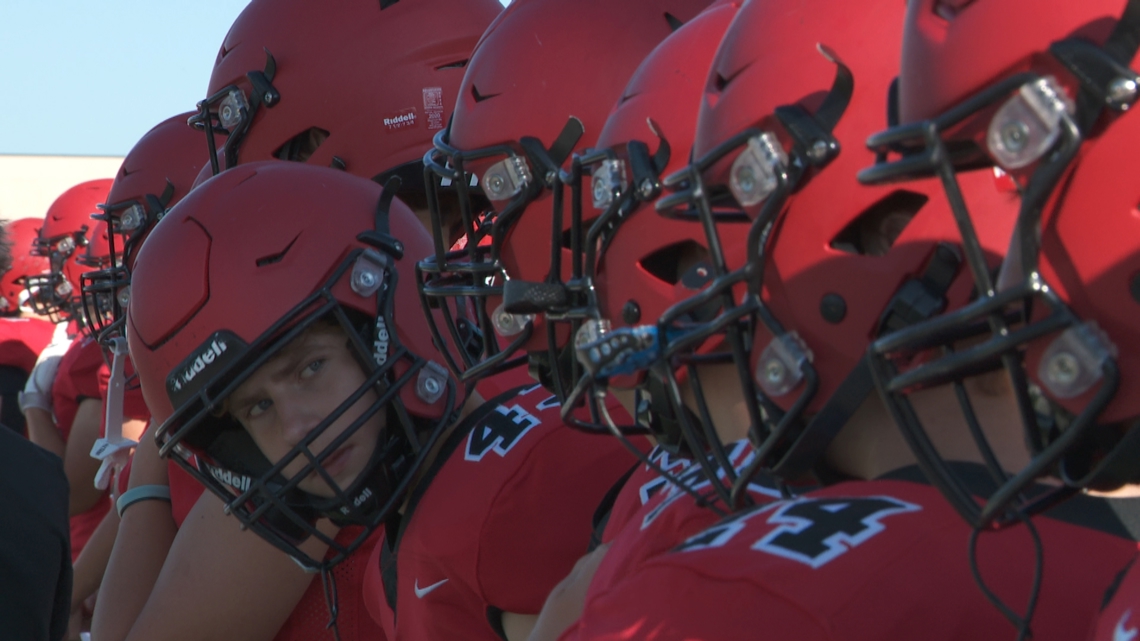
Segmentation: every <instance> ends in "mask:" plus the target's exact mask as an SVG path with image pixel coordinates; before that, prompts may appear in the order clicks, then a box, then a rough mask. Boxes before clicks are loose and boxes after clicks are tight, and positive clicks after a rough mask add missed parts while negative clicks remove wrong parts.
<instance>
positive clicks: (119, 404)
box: [91, 336, 139, 490]
mask: <svg viewBox="0 0 1140 641" xmlns="http://www.w3.org/2000/svg"><path fill="white" fill-rule="evenodd" d="M111 353H112V354H114V358H113V360H112V361H111V380H110V382H109V383H108V384H107V414H106V424H107V434H106V436H104V437H103V438H101V439H98V440H96V441H95V445H94V446H92V448H91V458H94V459H98V460H100V461H102V462H103V463H102V465H100V466H99V471H98V472H96V474H95V487H97V488H99V489H100V490H105V489H107V487H108V486H109V485H110V484H111V479H112V476H117V475H118V474H119V472H121V471H122V470H123V468H124V467H125V466H126V465H127V461H129V460H130V458H131V450H133V449H134V448H135V446H137V445H138V444H139V443H138V441H132V440H131V439H129V438H123V393H124V389H125V387H126V382H127V379H126V376H124V375H123V369H124V367H125V365H126V356H127V339H125V338H123V337H121V336H118V337H115V338H113V339H111Z"/></svg>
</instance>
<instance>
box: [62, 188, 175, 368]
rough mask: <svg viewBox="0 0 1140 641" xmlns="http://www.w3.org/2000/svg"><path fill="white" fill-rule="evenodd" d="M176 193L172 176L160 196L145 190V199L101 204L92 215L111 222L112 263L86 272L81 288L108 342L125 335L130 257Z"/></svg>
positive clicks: (101, 336)
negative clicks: (98, 210)
mask: <svg viewBox="0 0 1140 641" xmlns="http://www.w3.org/2000/svg"><path fill="white" fill-rule="evenodd" d="M173 197H174V185H173V184H172V183H171V182H170V181H169V180H168V181H166V187H165V188H164V189H163V191H162V194H161V195H159V196H155V195H154V194H145V195H144V196H143V197H142V199H141V200H140V199H131V200H123V201H119V202H117V203H108V204H104V205H99V209H100V210H102V213H101V214H94V215H93V216H92V218H95V219H96V220H102V221H104V222H105V223H107V227H108V234H107V245H108V249H109V255H110V263H109V264H110V267H107V268H106V269H99V270H93V271H89V272H86V273H84V274H83V275H82V276H81V279H82V283H83V285H82V287H81V290H82V292H83V309H84V311H85V313H86V314H87V318H88V321H89V322H90V323H91V327H92V330H93V332H94V333H95V334H96V336H97V339H98V340H99V342H100V343H101V344H103V345H105V346H109V345H110V340H111V339H112V338H114V337H115V336H123V335H124V334H123V333H122V330H123V325H124V323H125V322H126V313H125V312H126V309H127V304H128V303H129V302H130V296H131V289H130V285H131V275H130V271H129V270H128V269H127V267H126V261H127V260H128V258H130V257H131V256H133V255H135V253H137V251H138V247H139V244H140V243H142V241H143V240H144V239H145V238H146V236H147V234H149V233H150V230H151V229H153V228H154V226H155V225H156V224H158V222H159V221H160V220H162V218H163V217H164V216H165V215H166V212H167V206H168V205H169V204H170V201H171V200H172V199H173ZM117 237H121V238H122V242H123V248H122V250H118V249H117V248H116V238H117Z"/></svg>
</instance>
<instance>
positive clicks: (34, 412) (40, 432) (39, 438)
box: [24, 407, 65, 458]
mask: <svg viewBox="0 0 1140 641" xmlns="http://www.w3.org/2000/svg"><path fill="white" fill-rule="evenodd" d="M24 419H25V420H26V421H27V424H28V440H29V441H31V442H33V443H35V444H36V445H39V446H40V447H42V448H44V449H45V450H47V451H49V452H51V453H52V454H55V455H56V456H58V457H60V458H63V451H64V448H65V444H64V442H63V437H61V436H60V435H59V430H57V429H56V428H55V421H54V420H53V419H52V417H51V413H50V412H48V411H47V410H44V409H40V408H38V407H29V408H27V409H25V410H24Z"/></svg>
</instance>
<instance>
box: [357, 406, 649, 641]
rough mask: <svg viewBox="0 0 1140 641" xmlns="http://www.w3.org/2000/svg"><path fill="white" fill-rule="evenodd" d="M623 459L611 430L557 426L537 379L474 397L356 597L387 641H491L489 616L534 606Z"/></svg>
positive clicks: (560, 570) (494, 630)
mask: <svg viewBox="0 0 1140 641" xmlns="http://www.w3.org/2000/svg"><path fill="white" fill-rule="evenodd" d="M632 463H633V457H632V456H631V455H630V454H629V452H628V451H626V450H625V448H624V447H623V446H622V445H621V444H620V443H619V442H618V441H617V440H616V439H613V438H607V437H605V436H595V435H589V434H583V433H581V432H577V431H575V430H573V429H570V428H567V427H566V426H564V425H563V424H562V421H561V419H560V416H559V405H558V402H557V401H556V400H555V398H554V397H553V396H551V395H550V394H549V393H547V392H546V391H544V390H543V389H542V387H541V386H540V385H537V384H533V385H529V386H526V387H522V388H518V389H516V390H513V391H511V392H508V393H506V394H503V395H501V396H499V397H498V398H496V399H493V400H491V401H489V402H487V403H485V404H484V405H482V406H481V407H480V408H478V409H477V410H476V411H475V412H473V413H472V414H470V415H469V416H468V417H467V418H466V419H465V420H464V421H462V422H461V423H460V424H459V426H457V427H456V428H455V430H454V431H453V432H452V433H451V435H450V437H449V438H448V439H447V441H446V443H445V444H444V446H443V447H442V448H441V450H440V453H439V455H438V456H437V458H436V459H435V462H434V463H433V464H432V465H431V466H430V468H429V469H428V470H427V472H426V474H425V477H424V479H423V480H422V481H421V482H420V483H419V485H418V486H417V488H416V489H415V490H414V491H413V493H412V495H411V497H410V499H409V502H408V505H407V508H406V509H405V511H404V513H403V515H402V518H401V519H400V521H399V526H398V528H396V527H392V528H391V529H389V530H388V532H387V536H386V539H385V541H384V542H382V543H381V544H380V545H378V546H377V549H376V551H374V552H373V558H372V561H371V562H370V563H369V568H368V571H369V575H368V577H367V578H366V580H365V591H366V602H367V603H368V605H369V608H371V609H372V612H373V615H374V616H375V617H377V620H378V621H380V622H381V625H382V626H383V629H384V632H385V634H386V635H387V638H388V639H389V641H397V640H403V639H408V640H419V639H465V640H479V639H486V640H488V641H498V640H499V638H500V634H501V630H500V629H499V628H500V626H501V613H503V612H516V613H522V614H535V613H538V612H539V610H541V608H542V604H543V602H544V601H545V599H546V596H547V594H549V593H550V590H551V589H552V588H553V587H554V586H555V585H556V584H557V583H558V582H559V581H561V580H562V579H563V578H564V577H565V576H566V574H567V573H568V572H569V571H570V569H571V568H572V567H573V566H574V563H575V562H576V561H577V560H578V558H579V557H581V556H582V555H583V554H585V553H586V551H587V548H588V546H589V542H590V535H591V527H590V525H591V515H592V514H593V513H594V510H595V509H596V507H597V505H598V503H599V502H600V500H601V498H602V497H603V496H604V495H605V494H606V492H607V491H608V490H609V489H610V487H611V486H612V485H613V483H614V481H615V480H617V479H618V478H619V477H621V476H622V474H624V473H625V472H626V471H627V470H629V468H630V466H631V465H632Z"/></svg>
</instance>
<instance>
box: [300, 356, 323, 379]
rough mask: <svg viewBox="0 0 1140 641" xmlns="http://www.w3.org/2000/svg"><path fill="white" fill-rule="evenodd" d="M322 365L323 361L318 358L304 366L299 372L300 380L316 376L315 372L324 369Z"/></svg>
mask: <svg viewBox="0 0 1140 641" xmlns="http://www.w3.org/2000/svg"><path fill="white" fill-rule="evenodd" d="M324 365H325V359H323V358H319V359H317V360H315V361H313V362H311V363H309V364H308V365H306V366H305V368H304V369H302V370H301V378H312V377H313V376H314V375H316V373H317V372H319V371H320V370H321V368H322V367H324Z"/></svg>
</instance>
